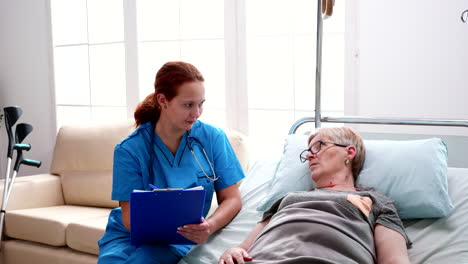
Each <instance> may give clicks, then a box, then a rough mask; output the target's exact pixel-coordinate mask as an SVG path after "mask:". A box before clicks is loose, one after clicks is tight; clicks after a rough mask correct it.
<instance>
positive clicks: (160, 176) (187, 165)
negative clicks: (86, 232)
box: [98, 61, 245, 264]
mask: <svg viewBox="0 0 468 264" xmlns="http://www.w3.org/2000/svg"><path fill="white" fill-rule="evenodd" d="M203 82H204V79H203V76H202V75H201V74H200V72H199V71H198V70H197V69H196V68H195V67H194V66H193V65H191V64H189V63H186V62H180V61H179V62H168V63H166V64H164V65H163V66H162V67H161V69H160V70H159V71H158V73H157V74H156V81H155V84H154V87H155V92H154V93H152V94H150V95H148V96H147V97H146V99H145V100H144V101H143V102H141V103H140V104H139V105H138V107H137V109H136V111H135V113H134V117H135V122H136V126H137V129H136V130H135V131H134V132H133V133H132V134H130V135H129V136H128V137H127V138H125V139H124V140H122V141H121V142H120V143H119V144H118V145H117V146H116V147H115V150H114V168H113V185H112V199H113V200H118V201H119V204H120V207H118V208H115V209H113V210H112V211H111V213H110V215H109V220H108V224H107V227H106V232H105V234H104V235H103V237H102V238H101V239H100V240H99V241H98V244H99V259H98V263H99V264H106V263H112V264H117V263H161V264H170V263H177V262H178V261H179V260H180V259H181V258H182V257H183V256H185V255H186V254H187V252H188V251H189V250H190V248H191V246H190V245H150V244H148V245H142V246H139V247H135V246H132V245H131V244H130V232H129V231H130V202H129V200H130V193H131V192H132V191H133V190H135V189H138V190H150V187H149V184H153V185H155V186H157V187H158V188H190V187H195V186H199V185H202V186H203V187H204V188H205V190H206V200H205V211H204V217H206V215H207V213H208V211H209V209H210V205H211V199H212V197H213V192H216V194H217V198H218V203H219V206H218V208H217V209H216V211H215V212H214V214H213V215H212V216H211V217H210V218H208V219H205V218H203V219H202V222H201V223H200V224H193V225H187V226H185V227H180V228H179V230H178V232H179V233H180V234H182V235H183V236H185V237H186V238H187V239H189V240H191V241H194V242H196V243H198V244H200V243H204V242H206V240H207V239H208V236H209V235H210V234H212V233H213V232H215V231H216V230H218V229H220V228H222V227H223V226H225V225H226V224H228V223H229V222H230V221H231V220H232V219H233V218H234V216H235V215H236V214H237V213H238V212H239V210H240V208H241V196H240V192H239V189H238V186H237V184H236V183H237V182H238V181H239V180H241V179H242V178H244V177H245V176H244V173H243V171H242V168H241V166H240V164H239V162H238V160H237V157H236V155H235V153H234V151H233V149H232V147H231V145H230V143H229V141H228V139H227V137H226V135H225V133H224V132H223V131H222V130H221V129H219V128H216V127H214V126H211V125H209V124H206V123H203V122H201V121H198V118H199V117H200V115H201V114H202V112H203V103H204V102H205V87H204V84H203ZM192 151H193V152H192ZM161 217H164V212H162V213H161Z"/></svg>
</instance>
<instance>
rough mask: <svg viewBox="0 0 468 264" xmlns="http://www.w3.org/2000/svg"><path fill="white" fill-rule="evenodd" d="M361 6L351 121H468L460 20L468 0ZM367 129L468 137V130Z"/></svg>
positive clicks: (467, 65)
mask: <svg viewBox="0 0 468 264" xmlns="http://www.w3.org/2000/svg"><path fill="white" fill-rule="evenodd" d="M356 3H358V6H357V10H358V14H357V21H356V22H357V24H356V25H357V32H356V34H357V35H358V37H357V43H356V46H357V47H358V48H357V49H356V50H355V55H357V56H355V57H352V58H351V60H354V65H355V66H356V67H357V68H356V69H355V70H356V71H355V72H356V73H357V76H356V78H355V81H354V82H353V83H351V84H350V86H349V88H350V90H349V91H347V93H346V94H347V97H346V98H347V99H349V101H348V102H347V105H346V115H359V116H376V117H400V118H440V119H465V120H468V100H467V99H468V23H466V24H465V23H462V21H461V19H460V15H461V13H462V12H463V11H464V10H466V9H468V0H450V1H441V0H413V1H407V0H392V1H387V0H372V1H356ZM324 59H326V58H324ZM350 79H351V80H352V79H353V78H352V77H350ZM361 129H363V126H361ZM365 130H367V131H392V132H395V131H397V132H407V133H429V134H448V135H465V136H466V135H468V128H439V127H437V128H433V127H430V128H429V127H423V128H421V127H420V128H414V127H408V126H405V127H401V126H400V127H395V126H386V127H384V128H382V127H379V126H368V127H366V129H365Z"/></svg>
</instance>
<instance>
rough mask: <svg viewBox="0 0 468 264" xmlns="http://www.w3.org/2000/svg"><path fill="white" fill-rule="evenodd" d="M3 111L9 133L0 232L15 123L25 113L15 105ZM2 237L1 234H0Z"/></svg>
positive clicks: (13, 143) (0, 224) (13, 142)
mask: <svg viewBox="0 0 468 264" xmlns="http://www.w3.org/2000/svg"><path fill="white" fill-rule="evenodd" d="M3 112H4V114H5V128H6V131H7V135H8V149H7V158H8V159H7V169H6V173H5V186H4V188H3V200H2V209H1V215H2V217H1V219H0V222H1V223H0V234H1V228H3V215H4V213H5V211H4V210H5V208H6V202H5V200H6V196H7V193H8V186H9V180H10V169H11V159H12V157H13V147H14V145H15V138H14V137H13V132H12V131H13V125H14V124H15V123H16V121H18V119H19V118H20V116H21V114H23V110H21V108H19V107H15V106H10V107H5V108H3ZM0 239H1V235H0Z"/></svg>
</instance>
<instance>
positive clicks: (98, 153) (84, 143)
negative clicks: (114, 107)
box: [50, 120, 135, 175]
mask: <svg viewBox="0 0 468 264" xmlns="http://www.w3.org/2000/svg"><path fill="white" fill-rule="evenodd" d="M134 129H135V126H134V121H130V120H129V121H122V122H115V123H109V124H100V125H97V124H92V125H70V126H63V127H61V128H60V130H59V132H58V134H57V140H56V142H55V148H54V155H53V159H52V165H51V168H50V171H51V173H52V174H58V175H62V174H63V173H64V172H74V171H89V172H95V171H111V170H112V161H113V154H114V148H115V145H117V143H119V142H120V141H121V140H122V139H124V138H125V137H126V136H128V135H129V134H130V133H131V132H132V131H133V130H134Z"/></svg>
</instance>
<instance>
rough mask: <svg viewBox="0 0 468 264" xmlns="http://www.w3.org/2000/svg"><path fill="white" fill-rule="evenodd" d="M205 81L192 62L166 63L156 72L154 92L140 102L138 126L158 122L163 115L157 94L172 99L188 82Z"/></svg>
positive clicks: (137, 114)
mask: <svg viewBox="0 0 468 264" xmlns="http://www.w3.org/2000/svg"><path fill="white" fill-rule="evenodd" d="M194 81H199V82H203V81H205V80H204V78H203V76H202V75H201V73H200V72H199V71H198V70H197V68H195V66H193V65H192V64H190V63H187V62H183V61H170V62H167V63H165V64H164V65H163V66H162V67H161V69H159V71H158V73H157V74H156V80H155V81H154V93H151V94H149V95H148V96H146V98H145V100H143V102H141V103H140V104H138V106H137V108H136V110H135V113H134V115H133V116H134V118H135V123H136V126H137V127H138V126H140V125H142V124H144V123H146V122H152V123H153V124H156V123H157V122H158V120H159V116H160V115H161V106H160V105H159V104H158V102H157V100H156V95H157V94H163V95H164V96H165V97H166V99H167V101H171V100H172V99H173V98H174V97H175V96H176V95H177V90H178V89H179V87H180V86H181V85H182V84H183V83H186V82H194Z"/></svg>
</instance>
